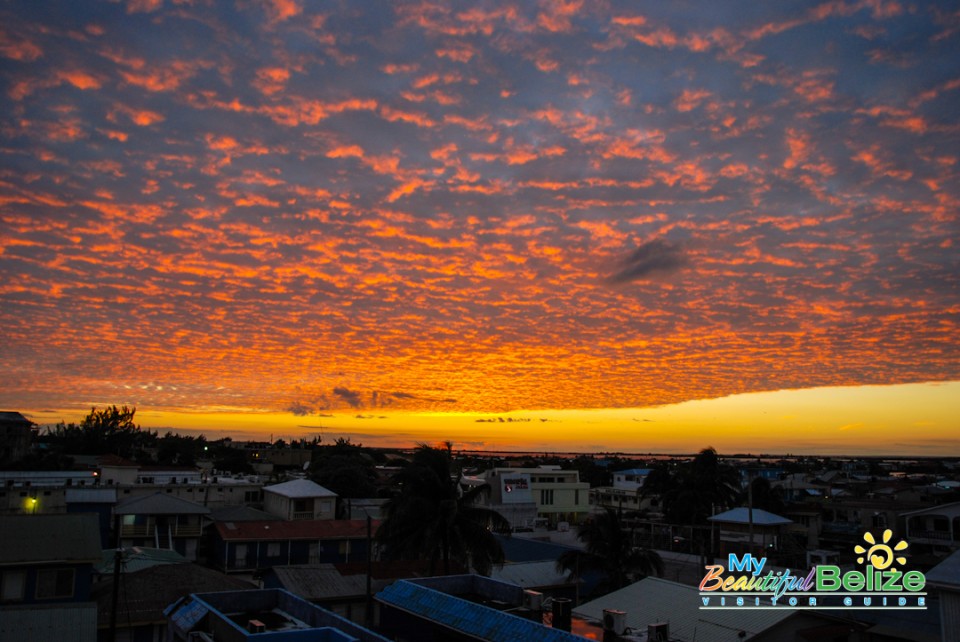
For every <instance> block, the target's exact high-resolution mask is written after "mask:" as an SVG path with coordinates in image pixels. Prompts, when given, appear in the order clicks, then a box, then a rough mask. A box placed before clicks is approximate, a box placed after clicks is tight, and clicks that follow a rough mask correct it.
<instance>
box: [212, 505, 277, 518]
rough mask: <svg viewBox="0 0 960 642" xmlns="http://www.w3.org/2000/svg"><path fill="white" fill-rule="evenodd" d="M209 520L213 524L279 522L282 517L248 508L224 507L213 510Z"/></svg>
mask: <svg viewBox="0 0 960 642" xmlns="http://www.w3.org/2000/svg"><path fill="white" fill-rule="evenodd" d="M210 519H212V520H213V521H215V522H270V521H274V522H279V521H282V520H283V518H282V517H277V516H276V515H271V514H270V513H267V512H264V511H262V510H257V509H256V508H251V507H250V506H224V507H222V508H214V509H212V510H211V512H210Z"/></svg>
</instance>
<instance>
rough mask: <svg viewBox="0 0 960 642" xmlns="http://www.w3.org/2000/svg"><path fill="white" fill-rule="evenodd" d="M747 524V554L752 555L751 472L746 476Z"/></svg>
mask: <svg viewBox="0 0 960 642" xmlns="http://www.w3.org/2000/svg"><path fill="white" fill-rule="evenodd" d="M747 522H748V533H749V537H750V544H749V546H750V549H749V550H748V551H747V552H748V553H751V554H752V553H753V472H752V471H751V472H750V474H749V475H747Z"/></svg>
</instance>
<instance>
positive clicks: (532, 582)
mask: <svg viewBox="0 0 960 642" xmlns="http://www.w3.org/2000/svg"><path fill="white" fill-rule="evenodd" d="M567 576H568V573H567V572H566V571H562V572H557V563H556V562H555V561H553V560H546V561H542V562H511V563H508V564H504V565H503V566H502V567H500V568H494V569H493V570H492V571H491V573H490V577H491V578H493V579H495V580H500V581H501V582H508V583H510V584H516V585H517V586H522V587H523V588H525V589H535V588H544V587H553V586H574V585H575V584H576V582H575V581H571V580H570V579H569V578H568V577H567Z"/></svg>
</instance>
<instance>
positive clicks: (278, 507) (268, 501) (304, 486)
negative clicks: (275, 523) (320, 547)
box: [263, 479, 337, 520]
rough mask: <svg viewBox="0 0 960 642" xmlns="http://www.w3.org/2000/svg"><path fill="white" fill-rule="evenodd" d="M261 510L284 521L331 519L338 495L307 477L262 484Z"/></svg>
mask: <svg viewBox="0 0 960 642" xmlns="http://www.w3.org/2000/svg"><path fill="white" fill-rule="evenodd" d="M263 509H264V510H265V511H267V512H268V513H270V514H272V515H276V516H277V517H282V518H283V519H286V520H295V519H333V518H334V517H336V511H337V494H336V493H335V492H333V491H332V490H328V489H326V488H324V487H323V486H321V485H320V484H318V483H316V482H312V481H310V480H309V479H294V480H291V481H287V482H283V483H282V484H275V485H273V486H265V487H264V489H263Z"/></svg>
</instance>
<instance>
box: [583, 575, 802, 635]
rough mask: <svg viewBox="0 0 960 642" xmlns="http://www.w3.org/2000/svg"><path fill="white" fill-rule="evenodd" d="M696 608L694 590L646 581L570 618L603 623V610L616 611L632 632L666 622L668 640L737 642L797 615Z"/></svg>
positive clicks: (585, 606)
mask: <svg viewBox="0 0 960 642" xmlns="http://www.w3.org/2000/svg"><path fill="white" fill-rule="evenodd" d="M640 605H643V607H642V608H641V606H640ZM699 605H700V599H699V591H698V589H697V587H694V586H686V585H684V584H677V583H676V582H671V581H669V580H662V579H660V578H656V577H647V578H644V579H642V580H640V581H639V582H634V583H633V584H631V585H630V586H627V587H625V588H622V589H620V590H618V591H614V592H613V593H608V594H606V595H604V596H603V597H601V598H598V599H596V600H593V601H591V602H587V603H585V604H581V605H580V606H578V607H575V608H574V609H573V614H574V615H577V616H580V617H583V618H587V619H590V620H594V621H597V622H602V621H603V610H604V609H615V610H619V611H623V612H625V613H626V614H627V617H626V623H627V626H628V627H629V628H630V629H632V630H634V631H646V630H647V625H649V624H653V623H657V622H667V623H669V625H670V639H671V640H694V639H696V640H713V641H714V642H726V641H729V642H740V640H743V639H749V638H751V637H753V636H755V635H757V634H759V633H761V632H762V631H765V630H767V629H769V628H771V627H773V626H774V625H776V624H779V623H780V622H782V621H783V620H785V619H787V618H788V617H791V616H792V615H793V614H794V613H796V611H787V610H779V609H778V610H774V609H761V610H746V609H731V610H700V608H699ZM740 631H745V632H746V636H745V638H744V637H740V636H739V632H740Z"/></svg>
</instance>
